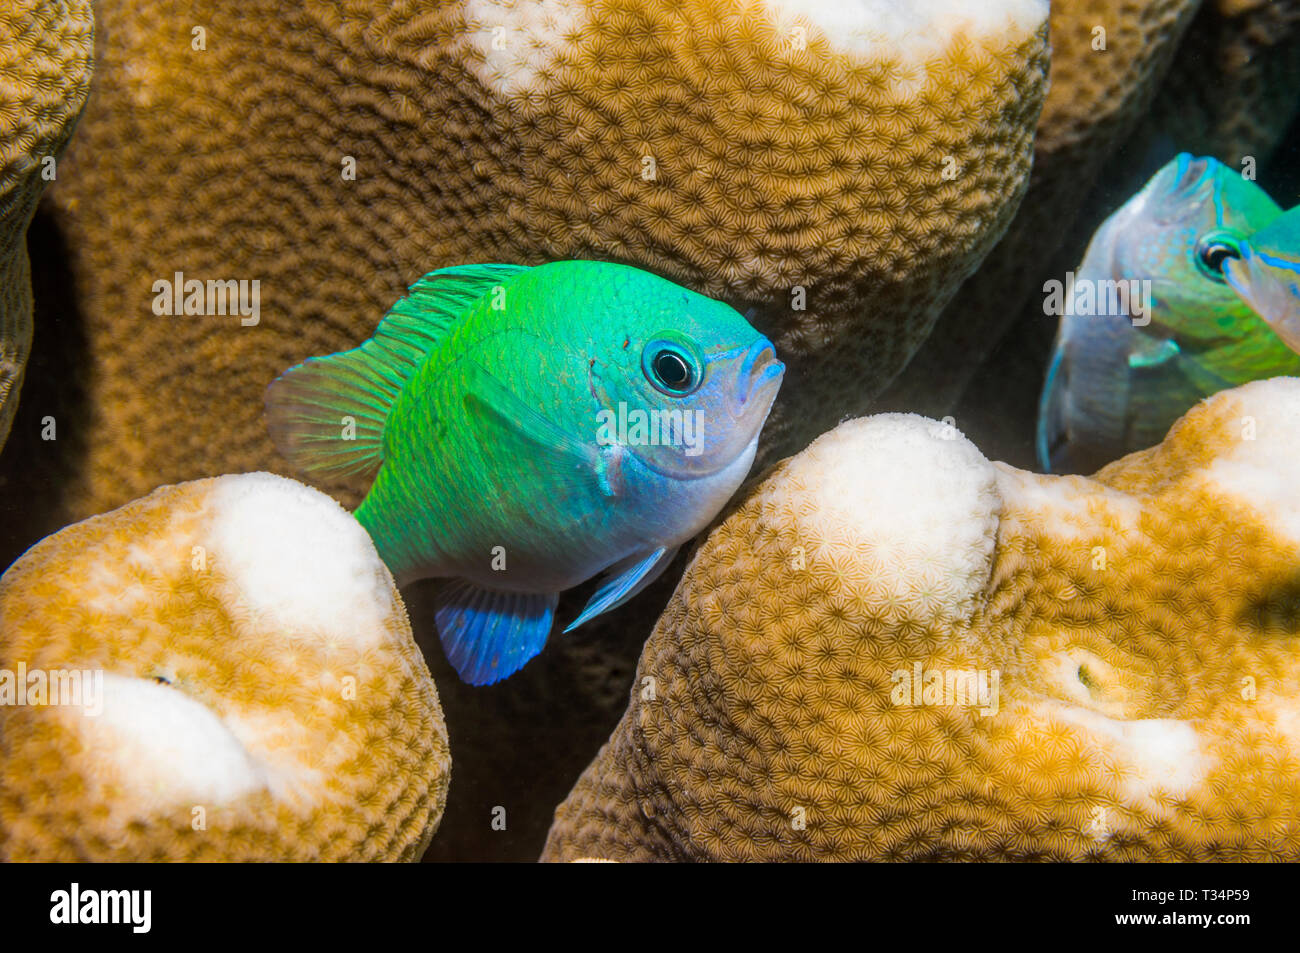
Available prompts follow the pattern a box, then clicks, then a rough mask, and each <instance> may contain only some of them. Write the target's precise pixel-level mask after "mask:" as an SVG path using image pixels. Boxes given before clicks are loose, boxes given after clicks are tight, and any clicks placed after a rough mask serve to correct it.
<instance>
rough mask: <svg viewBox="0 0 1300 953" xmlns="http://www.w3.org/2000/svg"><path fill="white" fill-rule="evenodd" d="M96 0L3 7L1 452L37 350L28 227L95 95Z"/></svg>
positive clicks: (43, 0)
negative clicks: (83, 110) (88, 99)
mask: <svg viewBox="0 0 1300 953" xmlns="http://www.w3.org/2000/svg"><path fill="white" fill-rule="evenodd" d="M93 46H94V20H93V18H92V16H91V12H90V0H18V2H6V3H5V4H4V7H3V8H0V447H3V446H4V443H5V438H6V437H8V436H9V428H10V427H11V426H12V424H13V418H14V410H15V408H16V406H17V403H18V393H19V391H20V390H21V388H22V383H23V371H24V370H25V368H26V366H27V356H28V353H29V352H30V350H31V344H32V285H31V271H30V265H29V262H28V260H27V245H26V239H27V226H28V224H29V223H30V222H31V218H32V214H33V213H34V212H35V210H36V201H37V199H38V198H39V197H40V194H41V192H42V190H43V189H44V187H45V186H46V185H47V184H48V183H49V182H50V181H53V180H54V179H55V178H57V175H58V156H59V153H60V152H61V151H62V149H63V146H64V144H65V143H66V142H67V141H68V137H69V136H70V135H71V134H72V129H73V127H74V126H75V125H76V122H77V117H78V116H79V115H80V113H81V108H82V106H83V105H84V104H85V101H86V94H87V92H88V90H89V89H90V70H91V55H92V48H93Z"/></svg>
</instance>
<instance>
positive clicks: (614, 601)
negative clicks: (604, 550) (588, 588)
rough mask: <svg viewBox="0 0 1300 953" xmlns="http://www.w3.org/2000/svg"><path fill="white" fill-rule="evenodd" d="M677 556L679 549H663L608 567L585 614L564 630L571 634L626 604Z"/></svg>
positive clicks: (637, 554)
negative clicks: (604, 613) (585, 624)
mask: <svg viewBox="0 0 1300 953" xmlns="http://www.w3.org/2000/svg"><path fill="white" fill-rule="evenodd" d="M676 555H677V547H676V546H672V547H664V546H661V547H659V548H658V549H655V550H652V551H651V552H649V553H645V552H640V553H634V554H632V555H631V556H629V557H628V558H627V559H625V560H623V561H622V562H619V563H615V564H614V565H613V566H611V567H610V568H609V570H608V573H607V575H606V577H605V579H604V580H602V582H601V584H600V588H599V589H597V590H596V592H595V594H594V595H592V597H591V599H590V600H588V602H587V605H586V607H585V608H583V610H582V614H581V615H580V616H578V618H576V619H574V620H573V621H572V622H570V623H569V625H568V626H567V627H566V628H565V630H564V631H565V632H572V631H573V630H574V629H576V628H577V627H578V626H580V625H582V623H584V622H586V621H588V620H589V619H592V618H595V617H596V616H598V615H600V614H601V613H602V612H609V611H610V610H611V609H616V608H618V607H619V606H621V605H622V604H623V603H625V602H627V601H628V600H629V599H631V598H632V597H633V596H635V595H636V594H637V593H638V592H640V591H641V590H642V589H644V588H645V587H646V586H648V585H650V583H652V582H654V581H655V580H656V579H658V578H659V576H660V575H662V574H663V571H664V570H665V569H667V568H668V564H669V563H671V562H672V561H673V557H674V556H676Z"/></svg>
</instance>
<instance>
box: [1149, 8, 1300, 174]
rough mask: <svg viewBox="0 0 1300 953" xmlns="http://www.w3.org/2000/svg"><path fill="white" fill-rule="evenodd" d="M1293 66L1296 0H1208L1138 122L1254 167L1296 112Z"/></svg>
mask: <svg viewBox="0 0 1300 953" xmlns="http://www.w3.org/2000/svg"><path fill="white" fill-rule="evenodd" d="M1298 71H1300V0H1206V2H1205V3H1204V4H1203V5H1202V7H1201V9H1200V12H1199V13H1198V14H1197V16H1196V19H1195V21H1193V23H1192V26H1191V28H1190V29H1189V30H1188V34H1187V39H1186V41H1185V42H1184V43H1183V45H1182V46H1181V47H1180V48H1179V50H1178V56H1177V58H1176V59H1175V60H1174V63H1173V65H1172V66H1171V67H1170V69H1169V76H1168V79H1167V80H1166V81H1165V86H1164V88H1163V89H1162V90H1161V93H1160V96H1159V97H1158V98H1157V99H1156V101H1155V102H1154V103H1153V104H1152V110H1151V115H1150V116H1149V117H1148V118H1147V119H1145V120H1144V121H1143V123H1142V126H1143V129H1144V130H1147V131H1149V132H1150V133H1151V134H1152V136H1154V137H1159V138H1158V140H1157V141H1162V142H1164V143H1169V144H1171V145H1172V146H1173V148H1174V150H1182V151H1185V152H1193V153H1195V154H1197V155H1212V156H1216V157H1218V158H1219V159H1220V160H1222V161H1223V162H1225V163H1228V164H1230V165H1232V166H1233V167H1234V168H1241V167H1242V166H1241V162H1242V159H1243V158H1245V157H1246V156H1251V157H1253V158H1254V159H1255V160H1256V165H1257V166H1258V165H1259V164H1262V163H1264V162H1265V161H1266V160H1267V159H1268V158H1269V157H1270V155H1271V154H1272V152H1273V150H1274V148H1275V147H1276V146H1277V143H1278V141H1279V140H1280V139H1281V138H1282V135H1283V133H1284V132H1285V131H1286V129H1287V126H1289V125H1290V124H1291V122H1293V121H1294V120H1295V118H1296V116H1297V114H1298V113H1300V97H1297V95H1296V88H1295V82H1296V81H1295V77H1296V75H1297V72H1298ZM1135 145H1136V146H1137V148H1139V149H1140V148H1142V147H1143V146H1146V145H1147V141H1145V140H1143V141H1140V142H1138V143H1136V144H1135Z"/></svg>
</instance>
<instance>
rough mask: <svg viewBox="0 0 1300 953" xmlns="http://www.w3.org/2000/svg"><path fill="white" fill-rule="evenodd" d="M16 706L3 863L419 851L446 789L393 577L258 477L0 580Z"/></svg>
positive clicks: (325, 513)
mask: <svg viewBox="0 0 1300 953" xmlns="http://www.w3.org/2000/svg"><path fill="white" fill-rule="evenodd" d="M34 673H39V675H37V674H34ZM61 673H62V674H61ZM78 676H79V677H78ZM56 682H57V684H59V685H60V690H59V693H58V694H57V696H56V692H55V685H56ZM23 685H25V686H26V687H25V688H20V687H19V686H23ZM38 685H39V686H44V687H42V688H41V692H42V694H41V695H40V696H39V697H38V695H37V694H36V689H37V686H38ZM73 692H75V694H72V693H73ZM6 693H8V694H7V695H6ZM20 693H23V694H20ZM24 696H25V697H24ZM0 698H3V699H4V701H5V704H4V705H0V762H3V764H4V772H3V773H2V774H0V860H30V859H40V860H46V861H49V860H74V859H75V860H297V861H302V860H340V859H349V860H397V859H404V860H415V859H418V858H419V857H420V855H421V854H422V852H423V851H424V849H425V847H426V846H427V845H428V843H429V840H430V838H431V837H432V836H433V832H434V830H435V829H436V828H437V826H438V821H439V818H440V817H441V815H442V810H443V804H444V802H445V799H446V794H447V782H448V777H449V772H450V759H449V755H448V748H447V733H446V728H445V727H444V724H443V718H442V711H441V709H440V707H439V704H438V695H437V692H436V690H435V689H434V685H433V682H432V680H431V679H430V677H429V673H428V670H427V669H426V668H425V665H424V661H423V659H422V658H421V656H420V652H419V650H418V648H417V647H416V644H415V642H414V641H413V639H412V637H411V629H410V624H409V623H408V621H407V618H406V612H405V609H404V607H403V605H402V600H401V597H400V596H399V595H398V594H397V590H396V588H395V587H394V585H393V581H392V577H391V576H390V574H389V573H388V570H387V569H386V568H385V567H384V565H383V564H382V563H381V562H380V561H379V557H378V556H377V555H376V554H375V551H374V547H373V546H372V545H371V543H370V539H369V537H368V536H366V534H365V531H364V530H363V529H362V528H361V527H360V525H359V524H358V523H357V522H356V521H355V520H354V519H353V518H352V517H351V516H349V515H348V514H347V513H345V512H344V511H343V510H342V509H341V508H340V507H339V506H338V504H337V503H335V502H334V501H332V500H330V499H329V498H328V497H326V496H324V495H323V494H321V493H319V492H317V491H316V490H312V489H309V488H307V487H304V486H302V485H301V484H297V483H294V482H293V481H291V480H286V479H284V478H282V477H277V476H272V475H270V474H266V473H257V474H247V475H242V476H226V477H217V478H215V479H209V480H202V481H199V482H195V483H186V484H181V485H179V486H168V487H163V488H161V489H159V490H157V491H155V492H154V493H152V494H150V495H149V496H147V497H145V498H144V499H141V500H137V501H135V502H133V503H130V504H128V505H127V506H124V507H122V508H121V509H118V510H115V511H113V512H111V513H108V514H106V515H103V516H98V517H94V518H92V519H89V520H87V521H85V522H83V523H78V524H76V525H74V526H70V527H68V528H67V529H65V530H63V531H62V532H60V533H57V534H56V535H54V536H52V537H50V538H48V539H46V540H44V541H42V542H41V543H39V544H38V545H37V546H35V547H34V548H33V549H31V550H30V551H29V552H28V553H27V554H26V555H25V556H24V557H23V558H22V559H20V560H19V561H18V562H17V563H15V564H14V565H13V566H12V567H11V568H10V569H9V571H8V572H6V573H5V575H4V576H3V577H0Z"/></svg>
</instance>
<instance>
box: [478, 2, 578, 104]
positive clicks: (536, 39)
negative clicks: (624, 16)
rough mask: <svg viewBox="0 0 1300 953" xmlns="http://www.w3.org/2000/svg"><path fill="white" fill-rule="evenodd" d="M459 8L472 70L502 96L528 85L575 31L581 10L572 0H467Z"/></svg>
mask: <svg viewBox="0 0 1300 953" xmlns="http://www.w3.org/2000/svg"><path fill="white" fill-rule="evenodd" d="M463 9H464V14H465V26H466V30H467V38H468V39H469V42H470V44H471V45H472V47H473V49H474V55H472V56H471V58H470V62H471V63H472V65H473V68H474V70H475V73H476V74H477V75H478V78H479V80H480V81H481V82H482V83H483V85H484V86H486V87H487V88H488V89H490V90H493V91H494V92H497V93H500V94H502V95H503V96H511V95H514V94H515V93H519V92H523V91H524V90H527V89H529V88H530V87H532V86H533V84H534V83H535V82H536V81H537V78H538V74H539V73H540V72H541V71H542V70H544V69H545V68H546V66H547V65H548V64H549V63H550V62H552V61H553V60H554V59H555V58H557V57H558V56H560V55H561V54H562V52H563V50H564V48H565V47H566V46H567V45H568V44H569V43H570V42H571V38H573V37H576V36H578V35H579V33H580V31H581V28H582V24H583V22H584V21H585V15H586V4H585V3H580V2H576V0H466V2H465V4H464V8H463Z"/></svg>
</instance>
